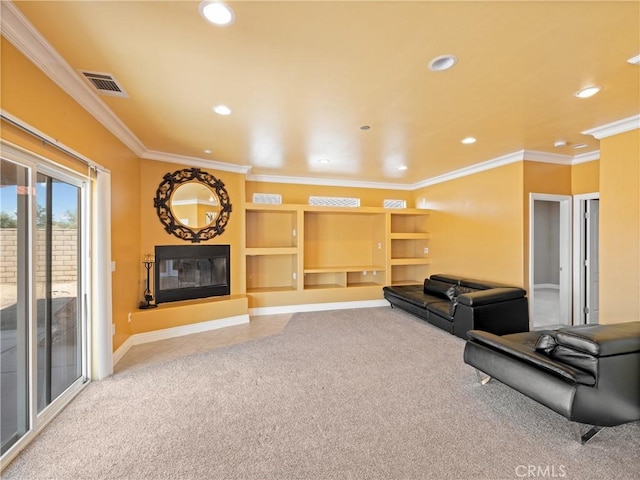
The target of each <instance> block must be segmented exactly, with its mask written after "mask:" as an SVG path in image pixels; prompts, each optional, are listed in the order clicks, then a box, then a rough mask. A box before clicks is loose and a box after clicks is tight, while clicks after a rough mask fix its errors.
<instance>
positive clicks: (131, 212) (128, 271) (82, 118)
mask: <svg viewBox="0 0 640 480" xmlns="http://www.w3.org/2000/svg"><path fill="white" fill-rule="evenodd" d="M1 49H2V56H1V57H2V58H1V62H2V63H1V68H2V85H1V88H2V90H1V94H2V108H3V110H5V111H6V112H7V113H9V114H11V115H14V116H15V117H17V118H19V119H20V120H22V121H24V122H26V123H28V124H29V125H31V126H33V127H35V128H36V129H38V130H40V131H42V132H44V133H46V134H47V135H49V136H50V137H52V138H55V139H57V140H58V141H60V142H61V143H63V144H65V145H67V146H68V147H70V148H72V149H73V150H75V151H77V152H78V153H81V154H82V155H84V156H86V157H88V158H90V159H92V160H93V161H95V162H96V163H99V164H101V165H103V166H104V167H106V168H108V169H110V170H111V187H112V197H111V227H112V229H111V256H112V260H114V261H115V262H116V271H115V272H113V274H112V279H113V308H112V311H113V321H114V322H115V324H116V334H115V336H114V337H113V346H114V349H117V348H118V347H119V346H120V345H122V343H123V342H124V341H125V340H126V339H127V338H128V337H129V334H130V333H129V324H128V322H127V313H128V312H129V311H131V309H132V308H134V307H135V305H136V304H137V302H138V301H139V298H138V292H137V289H136V288H135V286H136V278H137V276H138V269H139V260H140V257H139V254H138V251H139V245H140V226H139V222H138V220H139V212H140V196H139V193H138V185H139V166H138V158H137V157H136V156H135V155H134V154H133V153H132V152H131V151H130V150H129V149H128V148H127V147H125V146H124V145H123V144H122V143H121V142H120V141H119V140H118V139H116V138H115V137H114V136H113V135H112V134H111V133H110V132H109V131H108V130H107V129H106V128H104V127H103V126H102V125H101V124H100V123H99V122H98V121H96V120H95V119H94V118H93V117H92V116H91V115H89V113H87V112H86V111H85V110H84V109H83V108H82V107H80V105H78V104H77V103H76V102H75V101H73V100H72V99H71V98H70V97H69V96H68V95H67V94H66V93H65V92H63V91H62V90H61V89H60V88H59V87H58V86H57V85H55V84H54V83H53V82H52V81H51V80H50V79H49V78H48V77H47V76H46V75H44V74H43V73H42V72H41V71H40V70H39V69H38V68H37V67H35V66H34V65H33V64H32V63H31V62H30V61H29V60H28V59H26V58H25V57H24V56H23V55H22V54H21V53H20V52H19V51H18V50H16V49H15V48H14V47H13V45H11V43H9V42H7V41H6V40H5V39H4V38H2V44H1ZM1 135H2V138H3V139H5V140H8V141H11V142H13V143H16V144H19V145H20V146H23V147H24V148H27V149H28V150H31V151H33V152H35V153H41V154H42V155H44V156H46V157H48V158H51V159H53V160H55V161H59V162H61V163H63V164H67V165H69V164H70V163H75V162H73V161H71V162H69V161H65V159H63V158H61V157H63V155H60V154H59V153H57V152H55V149H53V148H51V147H43V146H42V144H41V142H38V141H35V140H34V139H33V138H31V137H29V136H28V135H26V134H24V133H22V132H18V131H16V130H15V129H12V128H7V127H6V125H4V124H3V128H2V133H1ZM79 170H80V171H86V167H84V166H82V167H80V168H79Z"/></svg>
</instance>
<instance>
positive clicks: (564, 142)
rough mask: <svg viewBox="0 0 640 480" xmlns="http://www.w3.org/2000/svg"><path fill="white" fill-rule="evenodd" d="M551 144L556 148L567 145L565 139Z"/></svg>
mask: <svg viewBox="0 0 640 480" xmlns="http://www.w3.org/2000/svg"><path fill="white" fill-rule="evenodd" d="M553 146H554V147H556V148H560V147H566V146H567V142H566V140H558V141H557V142H556V143H554V144H553Z"/></svg>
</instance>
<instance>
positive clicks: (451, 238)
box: [413, 162, 524, 285]
mask: <svg viewBox="0 0 640 480" xmlns="http://www.w3.org/2000/svg"><path fill="white" fill-rule="evenodd" d="M522 175H523V164H522V162H518V163H513V164H510V165H506V166H503V167H499V168H495V169H492V170H488V171H485V172H480V173H477V174H474V175H470V176H467V177H463V178H457V179H454V180H450V181H447V182H443V183H439V184H436V185H432V186H429V187H425V188H422V189H419V190H416V191H415V192H413V193H414V201H415V202H417V203H418V204H420V203H422V202H423V201H424V202H425V203H426V207H427V208H429V209H431V215H430V219H429V231H430V233H431V240H430V244H429V256H430V258H431V267H430V271H431V273H450V274H453V275H464V276H466V277H469V278H477V279H483V280H493V281H497V282H504V283H508V284H511V285H522V284H523V264H522V256H523V212H524V209H523V184H522Z"/></svg>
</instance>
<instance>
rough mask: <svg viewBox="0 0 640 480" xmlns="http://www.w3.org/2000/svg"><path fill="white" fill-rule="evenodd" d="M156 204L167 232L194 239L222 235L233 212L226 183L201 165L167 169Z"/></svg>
mask: <svg viewBox="0 0 640 480" xmlns="http://www.w3.org/2000/svg"><path fill="white" fill-rule="evenodd" d="M153 206H154V207H155V208H156V212H157V213H158V218H159V219H160V222H161V223H162V224H163V225H164V229H165V230H166V231H167V232H168V233H171V234H173V235H175V236H176V237H178V238H181V239H182V240H187V241H189V242H193V243H198V242H202V241H206V240H210V239H212V238H213V237H215V236H217V235H222V233H223V232H224V229H225V227H226V226H227V223H228V222H229V217H230V215H231V203H229V194H228V193H227V190H226V188H224V183H223V182H222V181H221V180H219V179H217V178H216V177H214V176H213V175H211V174H210V173H208V172H205V171H203V170H200V169H199V168H185V169H184V170H176V171H175V172H173V173H167V174H166V175H165V176H164V177H163V179H162V182H161V183H160V186H159V187H158V190H157V191H156V198H154V199H153Z"/></svg>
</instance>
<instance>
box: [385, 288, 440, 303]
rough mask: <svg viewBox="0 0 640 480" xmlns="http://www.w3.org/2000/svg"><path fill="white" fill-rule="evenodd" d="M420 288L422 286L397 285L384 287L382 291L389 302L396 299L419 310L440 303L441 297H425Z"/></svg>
mask: <svg viewBox="0 0 640 480" xmlns="http://www.w3.org/2000/svg"><path fill="white" fill-rule="evenodd" d="M422 288H423V287H422V285H398V286H387V287H384V288H383V289H382V291H383V292H384V296H385V298H386V299H387V300H389V301H392V300H391V299H390V298H398V299H400V300H404V301H405V302H408V303H411V304H412V305H415V306H416V307H420V308H427V305H429V304H430V303H433V302H441V301H442V298H441V297H436V296H434V295H426V294H425V293H424V292H423V290H422Z"/></svg>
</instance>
